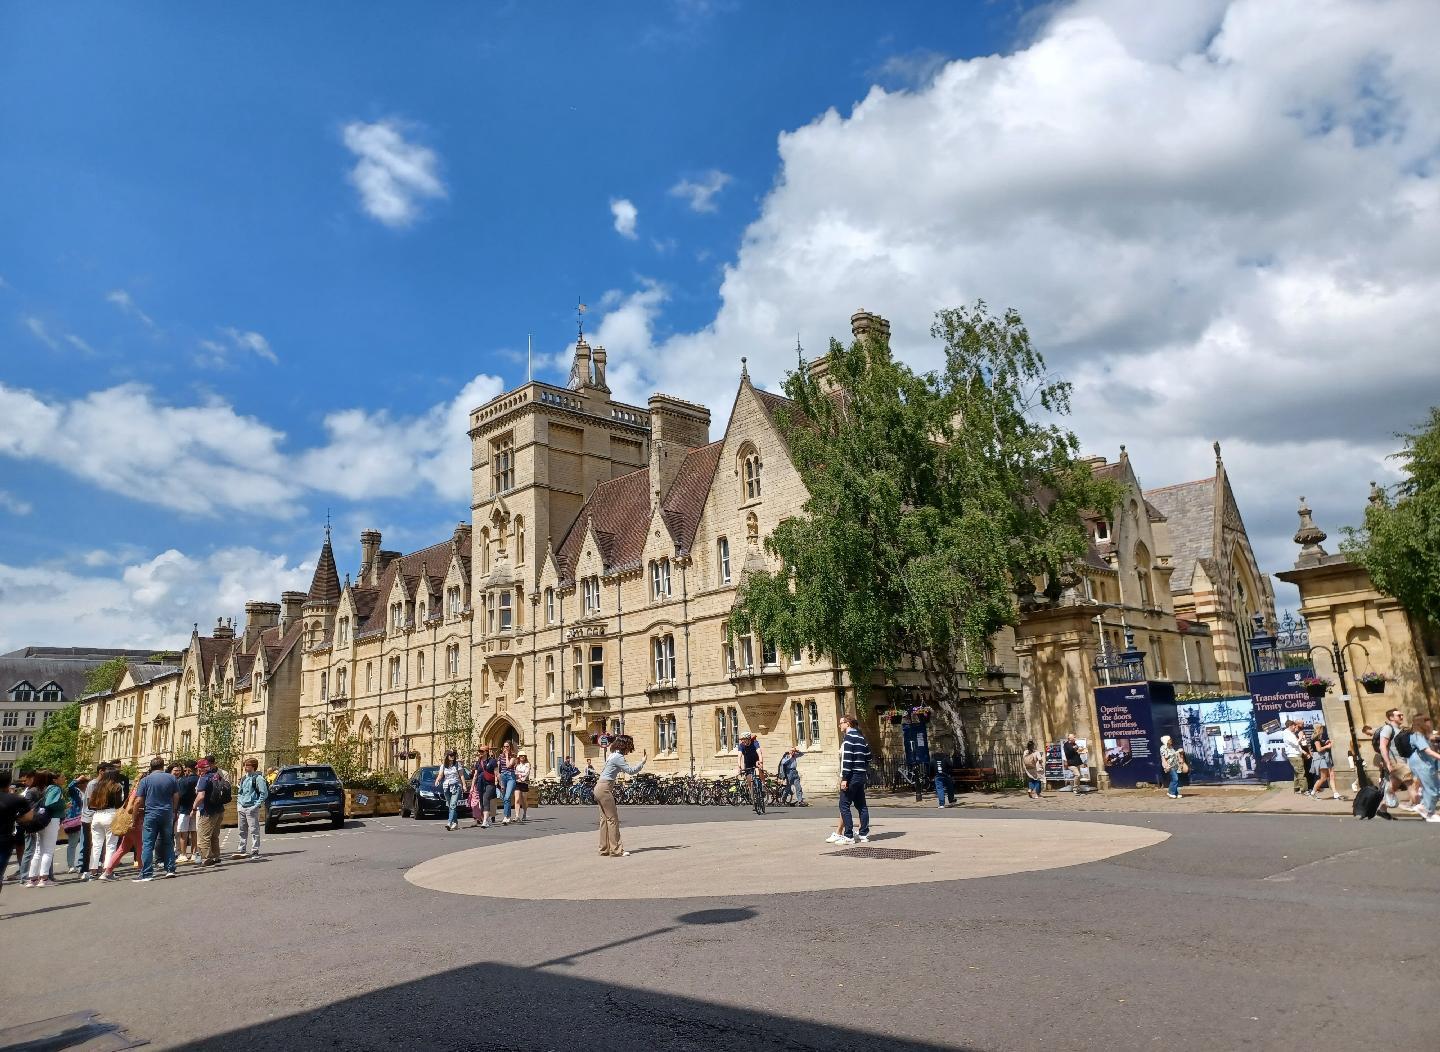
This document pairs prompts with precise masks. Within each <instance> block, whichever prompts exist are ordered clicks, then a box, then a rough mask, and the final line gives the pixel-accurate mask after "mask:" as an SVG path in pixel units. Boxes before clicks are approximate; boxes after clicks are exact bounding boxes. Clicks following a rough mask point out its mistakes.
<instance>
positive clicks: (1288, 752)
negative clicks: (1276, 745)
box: [1280, 730, 1300, 760]
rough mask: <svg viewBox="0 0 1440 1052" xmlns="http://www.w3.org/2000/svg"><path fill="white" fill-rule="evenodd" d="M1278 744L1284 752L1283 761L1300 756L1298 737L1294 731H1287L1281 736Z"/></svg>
mask: <svg viewBox="0 0 1440 1052" xmlns="http://www.w3.org/2000/svg"><path fill="white" fill-rule="evenodd" d="M1280 744H1281V746H1282V748H1284V750H1285V759H1287V760H1290V759H1293V758H1294V757H1296V756H1299V755H1300V736H1299V735H1298V734H1296V733H1295V732H1294V731H1289V730H1287V731H1286V732H1285V733H1284V734H1283V735H1281V736H1280Z"/></svg>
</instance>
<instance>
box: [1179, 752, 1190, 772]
mask: <svg viewBox="0 0 1440 1052" xmlns="http://www.w3.org/2000/svg"><path fill="white" fill-rule="evenodd" d="M1180 773H1181V774H1189V773H1190V765H1189V764H1188V763H1186V762H1185V757H1184V756H1183V755H1182V756H1181V757H1180Z"/></svg>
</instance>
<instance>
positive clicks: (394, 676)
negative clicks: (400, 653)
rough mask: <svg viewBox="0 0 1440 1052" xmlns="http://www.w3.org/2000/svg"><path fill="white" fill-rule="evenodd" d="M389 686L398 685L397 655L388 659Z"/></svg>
mask: <svg viewBox="0 0 1440 1052" xmlns="http://www.w3.org/2000/svg"><path fill="white" fill-rule="evenodd" d="M390 686H392V687H398V686H400V659H399V658H398V657H393V658H391V659H390Z"/></svg>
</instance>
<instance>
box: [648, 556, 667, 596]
mask: <svg viewBox="0 0 1440 1052" xmlns="http://www.w3.org/2000/svg"><path fill="white" fill-rule="evenodd" d="M669 596H670V560H669V559H656V560H654V561H653V562H651V563H650V598H652V599H667V598H669Z"/></svg>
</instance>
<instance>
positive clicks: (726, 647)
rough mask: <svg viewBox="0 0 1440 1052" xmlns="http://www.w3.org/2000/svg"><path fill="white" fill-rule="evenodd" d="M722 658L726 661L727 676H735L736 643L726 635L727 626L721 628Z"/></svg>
mask: <svg viewBox="0 0 1440 1052" xmlns="http://www.w3.org/2000/svg"><path fill="white" fill-rule="evenodd" d="M720 656H721V657H722V658H723V659H724V660H725V672H726V674H727V675H730V676H733V675H735V643H734V641H733V640H732V639H731V638H730V637H729V636H728V635H726V634H725V626H724V625H721V626H720Z"/></svg>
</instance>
